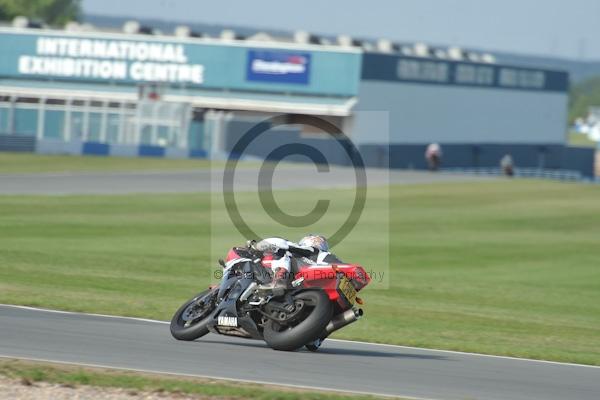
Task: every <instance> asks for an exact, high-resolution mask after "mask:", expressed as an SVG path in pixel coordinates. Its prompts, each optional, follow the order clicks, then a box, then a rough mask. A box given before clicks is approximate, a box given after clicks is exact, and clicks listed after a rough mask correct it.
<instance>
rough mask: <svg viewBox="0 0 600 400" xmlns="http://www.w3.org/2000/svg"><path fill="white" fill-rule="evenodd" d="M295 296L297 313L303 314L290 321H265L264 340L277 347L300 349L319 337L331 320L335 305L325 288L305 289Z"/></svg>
mask: <svg viewBox="0 0 600 400" xmlns="http://www.w3.org/2000/svg"><path fill="white" fill-rule="evenodd" d="M293 298H294V303H295V305H296V310H297V311H296V312H299V313H300V315H296V316H295V317H294V318H293V320H291V321H289V322H287V321H282V322H279V321H275V320H273V319H270V320H269V321H268V322H267V323H266V324H265V328H264V331H263V336H264V339H265V342H267V344H268V345H269V346H270V347H271V348H273V349H275V350H283V351H292V350H296V349H299V348H300V347H302V346H304V345H306V344H307V343H309V342H311V341H314V340H315V339H317V338H318V337H319V335H320V334H321V333H322V332H323V330H324V329H325V327H326V326H327V324H328V323H329V321H331V316H332V315H333V306H332V305H331V302H330V300H329V297H328V296H327V294H326V293H325V292H324V291H323V290H321V289H310V290H305V291H302V292H299V293H297V294H295V295H294V296H293Z"/></svg>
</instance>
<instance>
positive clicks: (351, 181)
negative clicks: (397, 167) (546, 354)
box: [0, 165, 494, 195]
mask: <svg viewBox="0 0 600 400" xmlns="http://www.w3.org/2000/svg"><path fill="white" fill-rule="evenodd" d="M223 174H224V172H223V169H222V168H212V169H204V170H202V169H199V170H193V171H142V172H76V173H69V172H65V173H33V174H31V173H27V174H0V195H16V194H23V195H28V194H32V195H69V194H90V195H96V194H127V193H195V192H218V191H222V190H223V177H224V175H223ZM258 176H259V168H247V167H241V168H238V169H236V172H235V174H234V181H233V190H234V191H256V190H257V188H260V189H267V188H268V187H272V188H273V189H274V190H286V189H306V188H315V189H330V188H354V187H356V182H357V180H356V175H355V171H354V170H353V169H352V168H344V167H331V168H330V169H329V171H327V172H318V171H317V169H316V167H315V166H314V165H285V166H280V167H278V168H276V169H275V172H274V173H273V179H272V180H270V179H269V180H267V181H264V182H263V183H261V184H259V181H258ZM366 178H367V179H366V182H361V184H366V185H368V186H369V187H372V186H379V185H388V184H408V183H435V182H459V181H474V180H483V179H494V178H490V177H477V176H473V175H460V174H452V173H430V172H423V171H394V170H392V171H389V170H384V169H367V170H366ZM271 182H272V183H271Z"/></svg>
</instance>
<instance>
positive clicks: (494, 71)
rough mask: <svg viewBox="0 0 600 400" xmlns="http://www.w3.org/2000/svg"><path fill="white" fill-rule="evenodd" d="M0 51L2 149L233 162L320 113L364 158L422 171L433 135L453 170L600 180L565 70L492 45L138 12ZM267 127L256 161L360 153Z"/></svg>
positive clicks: (44, 33) (311, 135)
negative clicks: (517, 58) (112, 23)
mask: <svg viewBox="0 0 600 400" xmlns="http://www.w3.org/2000/svg"><path fill="white" fill-rule="evenodd" d="M0 47H1V48H2V49H3V57H2V60H1V61H0V150H28V151H36V152H40V153H65V154H95V155H118V156H164V157H178V158H181V157H213V158H217V157H226V156H227V155H228V154H229V153H230V152H231V151H232V150H233V148H234V146H235V144H236V143H237V141H238V140H239V139H240V138H241V136H242V135H243V134H244V133H245V132H247V131H248V130H249V129H250V128H251V127H252V126H255V125H256V124H260V123H265V122H264V121H265V120H266V119H268V118H270V117H272V116H276V115H281V114H284V115H310V116H316V117H319V118H320V119H323V120H325V121H327V122H328V123H330V124H333V125H335V126H336V127H338V128H339V129H340V130H341V131H343V132H344V133H345V134H346V136H347V137H348V138H350V140H351V141H352V142H353V143H354V144H355V145H356V147H357V149H358V151H359V152H360V154H361V155H362V156H363V159H364V160H365V162H366V164H367V165H372V166H380V167H386V166H390V167H394V168H424V167H425V161H424V159H423V153H424V149H425V147H426V146H427V145H428V144H429V143H432V142H438V143H440V144H441V145H442V148H443V149H444V165H445V166H447V167H448V168H469V167H495V166H497V165H498V162H499V159H500V158H501V157H502V156H503V155H504V154H506V153H510V154H512V156H513V158H514V159H515V163H516V164H517V165H518V166H519V165H520V166H523V167H527V168H541V169H566V170H573V171H578V172H579V173H581V174H582V175H585V176H588V175H589V176H591V175H592V174H593V168H594V167H593V165H594V164H593V163H594V161H593V153H592V152H591V151H589V150H588V149H571V148H569V147H568V146H567V145H566V127H567V92H568V75H567V73H565V72H562V71H555V70H547V69H542V68H531V67H521V66H514V65H512V66H511V65H503V64H498V63H497V62H496V60H495V58H494V56H493V55H491V54H487V53H474V52H469V51H464V50H462V49H460V48H457V47H451V48H440V47H438V48H433V47H430V46H428V45H426V44H423V43H413V44H406V43H404V44H401V43H395V42H391V41H389V40H384V39H380V40H376V41H369V40H358V39H355V38H351V37H349V36H344V35H340V36H338V37H335V38H332V37H319V36H315V35H312V34H309V33H306V32H295V33H294V34H293V35H288V36H283V35H278V36H276V35H273V34H269V33H265V32H256V33H255V34H253V35H249V36H245V37H242V36H241V35H239V34H237V33H236V32H234V31H233V30H227V29H226V30H223V31H222V32H220V34H219V35H212V36H208V35H206V34H204V33H202V32H195V31H193V30H192V29H191V28H189V27H187V26H178V27H176V28H175V29H174V31H173V33H172V34H165V33H164V32H160V31H157V30H155V29H152V28H150V27H146V26H143V25H141V24H140V23H138V22H136V21H128V22H126V23H125V24H124V25H123V26H122V27H121V28H120V29H99V28H96V27H94V26H91V25H89V24H78V23H70V24H68V25H67V26H66V28H65V29H60V30H59V29H50V28H47V27H43V26H39V25H34V24H31V23H30V22H29V21H27V20H26V19H24V18H17V19H15V21H14V22H13V24H12V25H11V26H4V27H0ZM265 130H266V132H265V134H264V135H261V137H260V138H258V139H257V140H256V141H255V143H253V144H252V146H250V147H249V148H248V149H247V153H248V154H249V155H252V156H256V157H263V158H265V157H269V155H270V154H271V153H272V152H273V150H274V149H275V148H276V147H277V146H281V145H282V144H285V143H290V144H297V145H301V144H311V145H314V146H316V147H317V148H318V149H320V150H321V151H322V152H323V153H325V154H326V155H327V157H328V160H329V161H330V162H334V163H340V164H345V163H348V162H350V160H349V158H348V155H347V154H344V152H343V151H341V150H340V148H339V143H340V142H339V141H337V142H336V140H335V139H336V138H335V137H332V135H329V134H327V133H325V132H322V131H321V130H320V129H318V127H315V126H310V125H306V126H304V125H297V124H295V125H293V124H292V125H290V126H276V127H275V126H274V127H273V129H265ZM334 136H335V135H334ZM342 147H343V143H342ZM588 153H589V154H588Z"/></svg>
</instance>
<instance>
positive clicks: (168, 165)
mask: <svg viewBox="0 0 600 400" xmlns="http://www.w3.org/2000/svg"><path fill="white" fill-rule="evenodd" d="M210 165H211V162H210V161H208V160H203V159H181V160H172V159H165V158H152V157H148V158H140V157H104V156H102V157H95V156H69V155H40V154H33V153H5V152H0V173H35V172H82V171H143V170H182V169H197V168H208V167H209V166H210Z"/></svg>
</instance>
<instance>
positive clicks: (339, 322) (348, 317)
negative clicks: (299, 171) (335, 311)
mask: <svg viewBox="0 0 600 400" xmlns="http://www.w3.org/2000/svg"><path fill="white" fill-rule="evenodd" d="M362 315H363V310H362V308H358V309H352V310H347V311H344V312H343V313H341V314H339V315H336V316H335V317H333V318H332V319H331V321H329V324H327V326H326V327H325V332H327V334H328V335H329V334H331V333H333V332H335V331H337V330H338V329H342V328H343V327H345V326H346V325H350V324H351V323H353V322H355V321H357V320H358V319H359V318H360V317H362Z"/></svg>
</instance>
